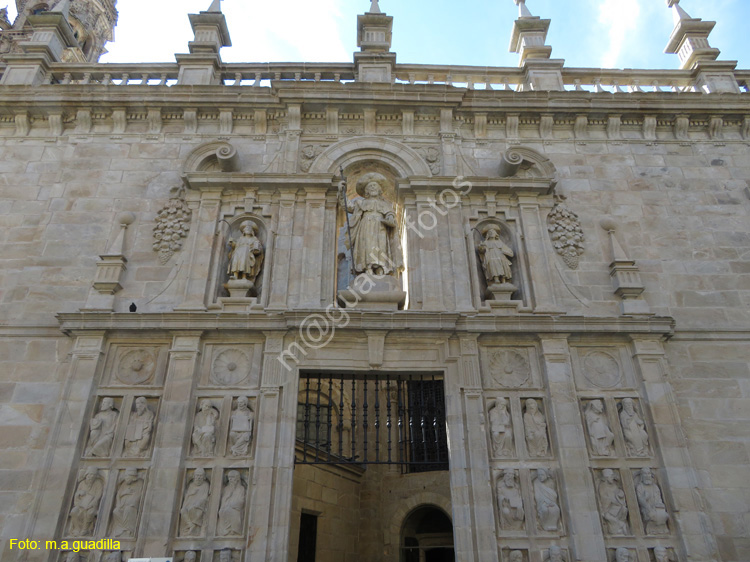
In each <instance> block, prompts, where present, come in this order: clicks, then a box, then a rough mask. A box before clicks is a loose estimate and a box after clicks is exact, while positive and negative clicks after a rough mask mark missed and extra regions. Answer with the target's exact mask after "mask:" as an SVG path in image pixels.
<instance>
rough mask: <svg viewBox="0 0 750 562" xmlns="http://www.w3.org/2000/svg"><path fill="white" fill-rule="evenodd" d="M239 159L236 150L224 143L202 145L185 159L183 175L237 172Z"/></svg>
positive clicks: (216, 142)
mask: <svg viewBox="0 0 750 562" xmlns="http://www.w3.org/2000/svg"><path fill="white" fill-rule="evenodd" d="M239 168H240V159H239V156H238V155H237V149H236V148H235V147H234V146H232V145H231V144H229V143H228V142H224V141H215V142H209V143H206V144H202V145H200V146H199V147H197V148H195V149H194V150H193V151H192V152H191V153H190V154H189V155H188V157H187V158H186V159H185V164H184V165H183V167H182V171H183V173H190V172H237V171H239Z"/></svg>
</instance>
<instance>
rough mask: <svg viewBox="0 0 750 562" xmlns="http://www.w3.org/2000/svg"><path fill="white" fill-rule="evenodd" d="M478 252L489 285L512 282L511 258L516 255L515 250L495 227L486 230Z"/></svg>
mask: <svg viewBox="0 0 750 562" xmlns="http://www.w3.org/2000/svg"><path fill="white" fill-rule="evenodd" d="M477 252H479V259H480V260H481V262H482V269H483V270H484V278H485V280H486V281H487V284H488V285H493V284H498V283H510V280H511V279H512V277H513V273H511V271H510V259H509V258H512V257H513V256H514V254H513V250H511V249H510V247H509V246H508V245H507V244H505V242H503V241H502V240H501V239H500V234H499V233H498V231H497V229H496V228H495V227H489V228H488V229H487V230H486V231H485V239H484V241H483V242H481V243H480V244H479V247H478V248H477Z"/></svg>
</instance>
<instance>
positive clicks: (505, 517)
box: [496, 470, 526, 531]
mask: <svg viewBox="0 0 750 562" xmlns="http://www.w3.org/2000/svg"><path fill="white" fill-rule="evenodd" d="M496 491H497V505H498V508H499V510H500V526H501V528H502V529H503V530H504V531H520V530H521V529H523V522H524V520H525V518H526V513H525V512H524V510H523V498H522V497H521V488H520V486H519V485H518V482H517V481H516V473H515V471H513V470H506V471H505V472H504V473H503V475H502V477H501V478H498V479H497V485H496Z"/></svg>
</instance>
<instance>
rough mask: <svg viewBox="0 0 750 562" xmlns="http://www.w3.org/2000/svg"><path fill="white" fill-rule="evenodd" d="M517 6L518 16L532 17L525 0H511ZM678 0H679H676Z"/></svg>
mask: <svg viewBox="0 0 750 562" xmlns="http://www.w3.org/2000/svg"><path fill="white" fill-rule="evenodd" d="M513 1H514V2H515V3H516V6H518V17H519V18H533V17H534V16H532V15H531V12H530V11H529V9H528V8H527V7H526V0H513ZM678 1H679V0H678Z"/></svg>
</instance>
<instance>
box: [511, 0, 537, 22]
mask: <svg viewBox="0 0 750 562" xmlns="http://www.w3.org/2000/svg"><path fill="white" fill-rule="evenodd" d="M513 1H514V2H515V3H516V6H518V17H519V18H533V17H534V16H532V15H531V12H530V11H529V9H528V8H527V7H526V0H513Z"/></svg>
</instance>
